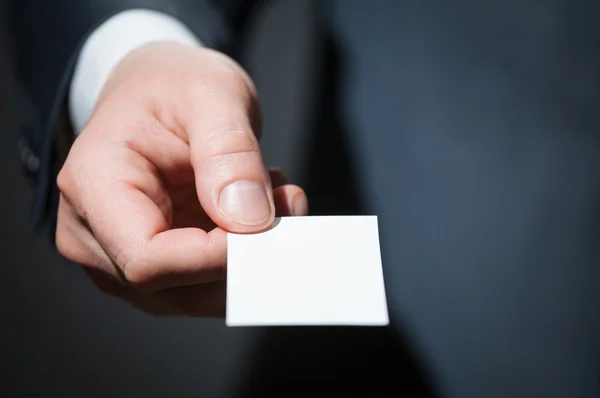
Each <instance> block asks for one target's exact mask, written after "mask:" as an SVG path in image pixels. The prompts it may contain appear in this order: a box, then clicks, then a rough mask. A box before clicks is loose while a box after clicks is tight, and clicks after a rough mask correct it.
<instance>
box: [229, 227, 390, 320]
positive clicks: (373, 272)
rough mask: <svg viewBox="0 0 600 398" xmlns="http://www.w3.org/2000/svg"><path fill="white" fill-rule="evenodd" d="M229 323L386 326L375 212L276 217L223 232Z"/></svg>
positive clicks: (383, 288) (383, 287)
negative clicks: (246, 229) (250, 229)
mask: <svg viewBox="0 0 600 398" xmlns="http://www.w3.org/2000/svg"><path fill="white" fill-rule="evenodd" d="M227 245H228V246H227V264H228V265H227V315H226V321H227V325H228V326H277V325H279V326H283V325H289V326H293V325H356V326H385V325H387V324H388V323H389V318H388V309H387V303H386V296H385V286H384V281H383V270H382V266H381V253H380V249H379V231H378V226H377V217H376V216H323V217H321V216H315V217H283V218H279V219H277V220H276V224H275V226H274V227H273V228H272V229H271V230H269V231H266V232H263V233H259V234H249V235H241V234H229V235H228V242H227Z"/></svg>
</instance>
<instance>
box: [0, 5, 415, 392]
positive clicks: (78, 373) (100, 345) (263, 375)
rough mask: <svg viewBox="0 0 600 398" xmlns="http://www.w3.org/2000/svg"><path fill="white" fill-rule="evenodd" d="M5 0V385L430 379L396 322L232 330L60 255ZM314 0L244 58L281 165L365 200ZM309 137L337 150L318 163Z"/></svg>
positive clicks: (335, 200)
mask: <svg viewBox="0 0 600 398" xmlns="http://www.w3.org/2000/svg"><path fill="white" fill-rule="evenodd" d="M6 3H7V1H5V0H0V4H1V6H0V17H1V19H0V20H1V21H2V23H1V27H2V29H1V31H0V88H1V89H0V121H1V123H2V134H0V181H2V182H3V186H4V188H3V195H2V208H3V211H2V214H3V222H2V224H1V226H0V228H1V230H2V239H1V240H0V245H1V246H0V252H1V253H2V266H1V267H0V283H1V284H2V288H1V293H0V294H1V297H0V308H1V318H0V319H2V322H1V323H0V324H1V325H2V326H1V327H0V337H1V340H0V341H1V343H0V349H1V352H0V358H1V360H0V363H1V366H2V369H1V373H0V396H3V397H7V396H11V397H12V396H49V395H54V394H56V395H57V396H62V397H108V396H123V397H127V396H132V397H133V396H136V397H137V396H147V397H155V396H156V397H164V396H173V397H177V396H202V397H241V396H256V397H265V396H292V395H303V396H306V394H307V393H311V392H320V393H322V392H323V385H325V388H327V386H329V387H331V388H335V391H336V395H338V394H342V393H346V392H353V393H355V392H358V391H359V390H362V391H363V392H364V393H367V394H368V395H369V396H376V395H379V393H383V391H384V390H386V389H389V388H392V387H393V388H394V389H396V392H398V389H404V388H411V385H413V384H416V385H417V386H422V385H423V383H422V382H421V381H420V380H421V379H420V377H419V375H418V373H417V372H416V370H415V369H414V367H413V365H411V364H410V361H406V360H405V359H406V358H407V357H406V355H405V350H404V346H401V342H399V341H396V340H393V339H392V338H391V337H390V334H389V333H388V330H387V329H367V330H363V329H343V328H308V329H302V328H298V329H294V328H285V329H283V328H279V329H262V328H257V329H243V328H242V329H228V328H226V327H225V326H224V323H223V321H216V320H182V319H179V320H173V319H169V320H160V319H154V318H151V317H149V316H146V315H144V314H141V313H139V312H137V311H135V310H133V309H130V308H129V307H127V306H126V305H125V304H122V303H121V302H120V301H117V300H115V299H112V298H109V297H106V296H104V295H102V294H101V293H99V292H98V291H96V289H95V288H93V286H92V285H91V283H89V282H88V280H87V279H86V278H85V277H84V275H83V274H82V272H81V271H80V270H79V269H78V268H77V267H76V266H74V265H72V264H68V263H67V262H66V261H64V260H62V259H61V258H60V256H59V255H58V254H57V253H56V252H55V250H54V248H53V246H52V244H51V242H50V241H49V240H48V239H47V237H46V236H43V235H42V236H37V235H35V233H34V231H33V227H32V223H31V221H30V205H31V191H30V187H29V186H28V184H27V182H26V180H25V179H24V178H22V177H21V163H20V159H19V154H18V151H17V132H18V127H19V116H18V109H17V96H16V90H15V86H16V84H15V82H14V80H13V79H14V78H13V73H12V71H11V65H10V64H11V63H10V58H9V49H8V40H7V37H6V33H5V30H6V17H7V15H6V14H7V12H6V11H7V7H6ZM312 5H313V4H312V2H311V1H295V0H282V1H279V2H277V4H276V5H275V6H272V7H270V8H269V9H268V12H266V13H265V14H264V15H262V16H261V17H260V18H259V19H258V22H257V24H256V26H255V28H254V30H253V34H252V36H251V40H250V41H251V45H250V46H249V47H248V51H247V57H246V59H247V65H246V66H247V67H248V69H249V70H250V71H251V74H252V75H253V77H254V79H255V81H256V84H257V86H258V88H259V91H260V94H261V101H262V108H263V114H264V130H265V131H264V141H263V143H262V144H263V148H264V152H265V155H266V158H267V161H268V163H269V164H270V165H273V166H274V165H277V166H282V167H284V168H285V169H286V170H287V171H288V173H289V174H290V176H291V179H292V180H293V181H295V182H300V183H305V184H306V185H307V191H308V194H309V198H310V199H311V201H312V206H313V211H314V212H315V213H352V212H358V211H359V210H360V208H359V201H358V199H357V196H356V195H355V193H354V192H353V188H352V178H351V175H352V173H351V168H348V164H349V163H351V162H350V161H349V159H348V158H347V155H346V154H345V153H344V143H343V141H342V140H341V138H340V137H341V136H340V129H339V126H337V125H336V120H335V117H332V116H331V115H332V113H330V112H329V111H330V109H329V108H328V106H329V104H330V103H332V101H330V100H329V99H330V98H329V97H330V96H331V95H332V93H320V92H318V90H317V87H319V86H320V85H319V79H329V78H334V77H335V74H336V71H335V69H334V64H333V63H332V62H333V61H331V60H324V59H322V58H321V57H320V54H321V53H322V52H323V50H324V49H323V46H326V45H327V44H326V41H324V40H322V38H321V37H320V36H319V34H318V32H317V30H316V27H315V23H314V14H313V12H312ZM43 67H44V66H43V65H40V68H43ZM312 148H320V150H321V151H323V150H330V152H329V155H330V156H332V154H334V153H335V156H337V158H336V159H338V160H339V161H336V162H331V163H330V167H327V168H326V170H325V171H324V172H323V168H321V171H320V172H319V173H316V172H315V171H314V170H316V169H317V168H318V166H316V165H315V162H318V159H319V153H316V152H315V151H313V150H312ZM328 148H329V149H328ZM309 159H310V160H311V162H310V164H309V162H308V160H309ZM332 175H335V176H336V179H335V181H337V185H332V181H333V179H332V178H331V176H332ZM342 177H345V178H342ZM340 197H345V198H349V199H348V200H346V201H345V202H340V201H339V198H340ZM399 371H400V372H399ZM400 376H403V377H402V379H405V380H406V383H400V382H399V377H400ZM407 383H408V385H407ZM316 385H319V390H315V388H316V387H315V386H316ZM390 393H391V394H392V395H393V394H394V392H390ZM309 395H310V394H309ZM392 395H390V396H392Z"/></svg>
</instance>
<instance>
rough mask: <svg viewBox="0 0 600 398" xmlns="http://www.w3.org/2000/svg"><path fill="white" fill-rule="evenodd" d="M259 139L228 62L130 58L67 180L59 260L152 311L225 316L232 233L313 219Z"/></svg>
mask: <svg viewBox="0 0 600 398" xmlns="http://www.w3.org/2000/svg"><path fill="white" fill-rule="evenodd" d="M259 133H260V115H259V110H258V102H257V98H256V90H255V88H254V85H253V84H252V82H251V80H250V78H249V77H248V75H247V74H246V73H245V72H244V70H243V69H242V68H241V67H240V66H239V65H238V64H237V63H236V62H234V61H233V60H232V59H230V58H228V57H227V56H226V55H223V54H221V53H219V52H216V51H213V50H210V49H204V48H196V47H192V46H185V45H181V44H176V43H167V42H165V43H153V44H149V45H146V46H144V47H141V48H139V49H137V50H135V51H132V52H131V53H130V54H129V55H127V56H126V57H125V58H124V59H123V60H122V61H121V62H120V64H119V65H118V66H117V67H116V68H115V70H114V71H113V73H112V74H111V77H110V79H109V80H108V81H107V83H106V85H105V86H104V88H103V91H102V94H101V95H100V97H99V100H98V103H97V105H96V108H95V110H94V112H93V114H92V116H91V118H90V120H89V122H88V124H87V126H86V128H85V129H84V131H83V132H82V134H81V135H80V136H79V137H78V138H77V139H76V140H75V142H74V144H73V146H72V148H71V150H70V152H69V155H68V157H67V160H66V162H65V164H64V166H63V168H62V169H61V171H60V173H59V175H58V179H57V183H58V187H59V189H60V192H61V196H60V204H59V209H58V224H57V230H56V244H57V248H58V250H59V252H60V253H61V254H62V255H63V256H64V257H66V258H67V259H69V260H71V261H72V262H74V263H77V264H80V265H82V266H83V268H84V269H85V270H86V272H87V273H88V274H89V275H90V277H91V279H92V281H93V282H94V283H95V284H96V286H97V287H98V288H99V289H100V290H101V291H103V292H105V293H107V294H109V295H113V296H116V297H119V298H121V299H123V300H125V301H127V302H129V303H130V304H132V305H134V306H135V307H137V308H139V309H142V310H143V311H145V312H148V313H151V314H154V315H161V316H167V315H180V316H200V317H222V316H224V314H225V279H226V243H227V239H226V237H227V232H234V233H257V232H261V231H264V230H267V229H269V228H270V227H271V226H272V224H273V221H274V217H275V216H276V215H277V216H285V215H294V216H301V215H306V214H307V213H308V201H307V198H306V195H305V194H304V192H303V191H302V189H301V188H299V187H298V186H295V185H290V184H287V183H286V181H285V176H284V175H283V173H282V172H281V171H279V170H270V171H269V170H268V169H267V168H266V166H265V162H264V160H263V158H262V155H261V151H260V147H259V142H258V139H259Z"/></svg>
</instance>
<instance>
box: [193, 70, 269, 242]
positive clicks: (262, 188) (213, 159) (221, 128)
mask: <svg viewBox="0 0 600 398" xmlns="http://www.w3.org/2000/svg"><path fill="white" fill-rule="evenodd" d="M222 82H223V81H222ZM215 83H216V82H215ZM209 92H210V95H201V96H200V97H199V101H198V103H197V104H195V105H192V107H191V108H188V109H190V111H191V112H188V115H189V116H187V117H184V119H185V120H186V122H185V123H184V130H185V131H186V133H187V135H188V139H189V143H190V156H191V164H192V166H193V168H194V173H195V182H196V190H197V194H198V199H199V201H200V204H201V205H202V207H203V209H204V211H205V212H206V214H208V216H209V217H210V218H211V219H212V220H213V222H214V223H215V224H217V225H218V226H219V227H221V228H222V229H224V230H226V231H230V232H237V233H249V232H259V231H262V230H264V229H266V228H268V227H269V226H270V225H271V224H272V223H273V220H274V217H275V205H274V201H273V191H272V187H271V180H270V177H269V173H268V170H267V168H266V167H265V162H264V160H263V157H262V154H261V151H260V146H259V143H258V138H257V136H256V134H255V128H257V127H258V126H257V124H258V123H257V121H258V107H257V102H256V97H255V95H254V90H253V88H252V87H250V85H249V84H248V83H247V80H246V79H244V78H243V77H242V76H240V78H238V79H236V78H233V79H231V78H230V79H227V81H225V82H223V84H220V85H217V88H216V89H215V90H214V91H209ZM192 110H194V111H192Z"/></svg>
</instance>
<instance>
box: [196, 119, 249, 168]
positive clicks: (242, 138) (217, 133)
mask: <svg viewBox="0 0 600 398" xmlns="http://www.w3.org/2000/svg"><path fill="white" fill-rule="evenodd" d="M204 150H205V151H206V157H207V158H209V159H212V158H219V157H222V156H225V155H233V154H244V153H245V154H259V153H260V147H259V145H258V142H257V141H256V140H255V139H253V137H252V135H251V132H249V131H248V129H247V128H244V127H238V126H235V125H230V124H228V123H227V122H226V121H224V120H215V121H213V122H212V123H210V124H209V126H208V131H207V133H206V141H205V145H204Z"/></svg>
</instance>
